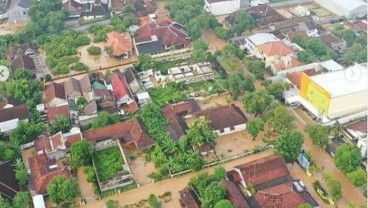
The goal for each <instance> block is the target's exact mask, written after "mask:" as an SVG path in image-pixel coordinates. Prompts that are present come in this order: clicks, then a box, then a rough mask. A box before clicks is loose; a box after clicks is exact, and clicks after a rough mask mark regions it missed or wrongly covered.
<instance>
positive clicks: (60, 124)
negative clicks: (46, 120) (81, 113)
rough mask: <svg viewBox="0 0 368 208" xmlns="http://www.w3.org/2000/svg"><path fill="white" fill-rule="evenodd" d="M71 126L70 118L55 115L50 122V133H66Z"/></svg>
mask: <svg viewBox="0 0 368 208" xmlns="http://www.w3.org/2000/svg"><path fill="white" fill-rule="evenodd" d="M71 128H72V124H71V122H70V119H69V118H68V117H66V116H56V118H55V119H54V120H53V121H52V122H51V124H50V133H51V134H56V133H58V132H60V131H61V132H62V133H67V132H69V131H70V129H71Z"/></svg>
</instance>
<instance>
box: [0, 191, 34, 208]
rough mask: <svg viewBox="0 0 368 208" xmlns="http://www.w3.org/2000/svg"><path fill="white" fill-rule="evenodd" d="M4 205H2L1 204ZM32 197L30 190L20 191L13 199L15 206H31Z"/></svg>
mask: <svg viewBox="0 0 368 208" xmlns="http://www.w3.org/2000/svg"><path fill="white" fill-rule="evenodd" d="M0 207H2V206H0ZM31 207H33V206H32V199H31V196H30V195H29V192H28V191H23V192H18V193H17V195H15V197H14V199H13V208H31Z"/></svg>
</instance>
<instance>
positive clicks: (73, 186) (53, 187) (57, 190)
mask: <svg viewBox="0 0 368 208" xmlns="http://www.w3.org/2000/svg"><path fill="white" fill-rule="evenodd" d="M47 194H48V195H49V197H50V199H51V201H52V202H54V203H56V204H58V205H60V204H65V203H67V202H70V201H71V200H73V199H74V198H75V197H77V196H78V194H79V189H78V184H77V183H76V182H75V181H72V180H70V179H67V178H66V177H65V176H57V177H56V178H54V179H53V180H51V182H50V183H49V185H48V187H47Z"/></svg>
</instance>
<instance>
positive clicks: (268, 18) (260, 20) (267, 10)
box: [247, 5, 285, 26]
mask: <svg viewBox="0 0 368 208" xmlns="http://www.w3.org/2000/svg"><path fill="white" fill-rule="evenodd" d="M247 11H248V12H249V13H250V14H252V16H253V17H254V18H255V19H256V22H257V24H258V25H260V26H268V25H270V24H272V23H276V22H281V21H284V20H285V18H284V17H283V16H282V15H281V14H280V13H278V12H277V11H276V10H274V9H273V8H272V7H270V6H269V5H259V6H254V7H250V8H249V9H248V10H247Z"/></svg>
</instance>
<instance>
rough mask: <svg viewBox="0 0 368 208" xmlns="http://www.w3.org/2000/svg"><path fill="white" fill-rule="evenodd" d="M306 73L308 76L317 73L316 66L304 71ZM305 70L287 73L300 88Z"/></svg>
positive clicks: (290, 79)
mask: <svg viewBox="0 0 368 208" xmlns="http://www.w3.org/2000/svg"><path fill="white" fill-rule="evenodd" d="M303 72H304V73H305V74H307V75H308V76H313V75H316V74H317V72H316V70H315V69H314V68H312V69H307V70H304V71H303ZM303 72H293V73H289V74H287V75H286V77H287V79H288V80H289V81H290V82H291V83H293V84H294V85H295V86H297V88H298V89H300V81H301V79H302V73H303Z"/></svg>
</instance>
